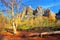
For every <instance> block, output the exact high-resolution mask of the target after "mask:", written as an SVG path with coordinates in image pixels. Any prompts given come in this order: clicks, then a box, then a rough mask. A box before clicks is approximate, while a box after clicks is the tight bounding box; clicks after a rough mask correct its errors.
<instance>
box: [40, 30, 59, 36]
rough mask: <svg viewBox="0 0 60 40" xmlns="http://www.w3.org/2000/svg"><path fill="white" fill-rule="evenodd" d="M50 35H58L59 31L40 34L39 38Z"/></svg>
mask: <svg viewBox="0 0 60 40" xmlns="http://www.w3.org/2000/svg"><path fill="white" fill-rule="evenodd" d="M51 34H60V31H53V32H42V33H41V37H43V35H51Z"/></svg>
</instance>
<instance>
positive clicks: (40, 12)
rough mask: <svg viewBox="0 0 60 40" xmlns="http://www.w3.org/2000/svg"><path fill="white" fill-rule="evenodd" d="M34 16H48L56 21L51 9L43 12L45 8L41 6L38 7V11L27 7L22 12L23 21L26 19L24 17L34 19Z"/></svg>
mask: <svg viewBox="0 0 60 40" xmlns="http://www.w3.org/2000/svg"><path fill="white" fill-rule="evenodd" d="M33 16H34V17H35V16H36V17H39V16H46V17H49V18H51V17H52V18H53V19H55V16H56V15H55V13H53V12H52V11H51V10H50V9H46V10H43V8H42V7H40V6H38V7H37V8H36V10H33V9H32V7H31V6H28V7H25V8H24V10H23V12H22V19H24V17H27V18H32V17H33Z"/></svg>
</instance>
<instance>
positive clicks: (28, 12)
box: [26, 6, 33, 17]
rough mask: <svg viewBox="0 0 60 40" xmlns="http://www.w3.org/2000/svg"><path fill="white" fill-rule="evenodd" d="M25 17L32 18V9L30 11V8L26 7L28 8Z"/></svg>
mask: <svg viewBox="0 0 60 40" xmlns="http://www.w3.org/2000/svg"><path fill="white" fill-rule="evenodd" d="M26 15H27V16H28V17H32V16H33V9H32V7H31V6H28V7H27V10H26Z"/></svg>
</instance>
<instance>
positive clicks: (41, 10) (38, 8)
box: [33, 6, 44, 16]
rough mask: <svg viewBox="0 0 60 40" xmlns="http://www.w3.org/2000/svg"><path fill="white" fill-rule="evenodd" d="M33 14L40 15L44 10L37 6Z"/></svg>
mask: <svg viewBox="0 0 60 40" xmlns="http://www.w3.org/2000/svg"><path fill="white" fill-rule="evenodd" d="M33 14H34V15H36V16H42V15H43V14H44V11H43V9H42V7H40V6H38V7H37V9H36V10H34V12H33Z"/></svg>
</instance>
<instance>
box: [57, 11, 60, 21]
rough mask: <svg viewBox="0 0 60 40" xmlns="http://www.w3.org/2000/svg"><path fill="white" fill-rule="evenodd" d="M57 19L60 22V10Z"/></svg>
mask: <svg viewBox="0 0 60 40" xmlns="http://www.w3.org/2000/svg"><path fill="white" fill-rule="evenodd" d="M56 18H57V19H59V20H60V10H59V12H58V13H57V14H56Z"/></svg>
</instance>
